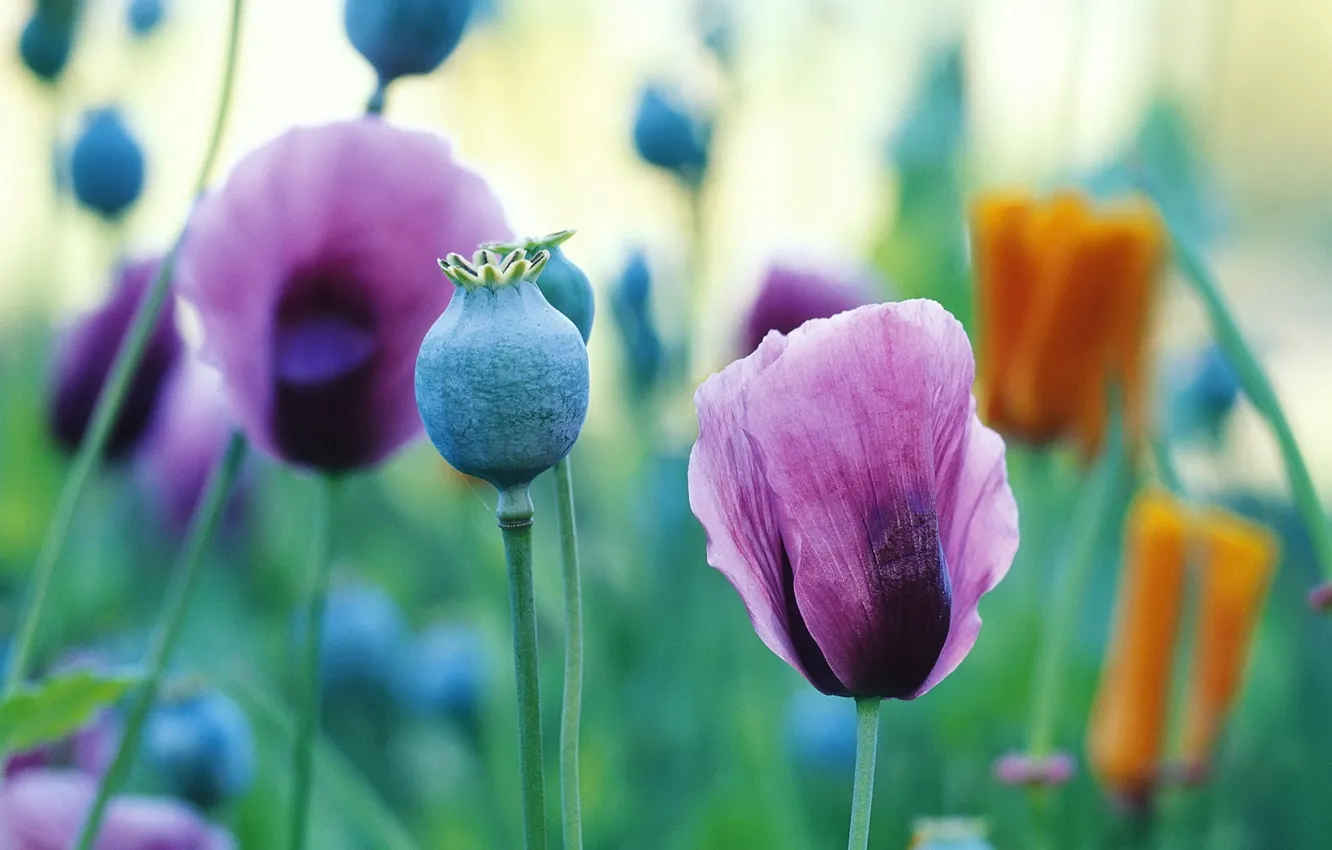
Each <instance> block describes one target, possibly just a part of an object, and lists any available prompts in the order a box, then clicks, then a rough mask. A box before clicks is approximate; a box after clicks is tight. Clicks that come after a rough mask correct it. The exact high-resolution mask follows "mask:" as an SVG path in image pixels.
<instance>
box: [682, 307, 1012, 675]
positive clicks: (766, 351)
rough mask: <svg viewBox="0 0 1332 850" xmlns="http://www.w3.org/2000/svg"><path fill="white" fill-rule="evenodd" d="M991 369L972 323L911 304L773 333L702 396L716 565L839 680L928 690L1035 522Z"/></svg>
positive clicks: (697, 509)
mask: <svg viewBox="0 0 1332 850" xmlns="http://www.w3.org/2000/svg"><path fill="white" fill-rule="evenodd" d="M974 370H975V366H974V362H973V360H972V354H971V346H970V344H969V342H968V340H967V336H966V333H965V332H964V331H963V329H962V326H961V325H960V324H958V322H957V321H956V320H955V319H954V318H953V317H952V316H950V315H949V314H948V313H947V312H946V311H945V310H944V309H943V308H942V307H940V306H939V305H938V304H936V303H934V302H932V301H906V302H901V303H895V304H879V305H873V306H868V307H861V308H858V309H856V310H852V311H850V312H846V313H842V314H840V315H838V316H835V317H833V318H830V319H816V320H813V321H810V322H806V323H805V324H804V325H803V326H802V327H801V328H799V329H798V330H796V331H794V332H793V333H791V335H790V336H782V335H781V334H779V333H771V334H769V335H768V336H767V337H766V338H765V339H764V340H763V343H762V345H760V346H759V348H758V350H757V351H755V352H754V353H753V354H751V355H749V356H748V357H746V358H744V359H742V360H738V361H736V362H735V363H732V364H731V365H730V366H728V367H726V369H724V370H722V372H720V373H719V374H717V375H713V376H712V377H711V378H709V379H708V380H707V381H705V382H704V383H703V385H702V386H701V387H699V389H698V392H697V393H696V394H695V396H694V401H695V404H696V405H697V407H698V417H699V431H700V433H699V438H698V442H697V443H696V444H695V445H694V449H693V453H692V454H691V456H690V462H689V497H690V505H691V507H692V508H693V510H694V513H695V515H696V516H697V517H698V518H699V520H700V521H701V522H702V524H703V527H704V529H705V530H706V531H707V534H708V563H710V564H711V565H712V566H714V567H716V568H717V569H718V570H720V571H721V572H722V573H723V574H724V575H725V576H726V577H727V578H728V579H729V580H730V581H731V583H732V584H733V585H734V586H735V588H736V590H738V591H739V593H740V596H741V598H742V599H743V600H744V602H745V606H746V607H747V608H748V610H749V615H750V618H751V620H752V621H753V623H754V629H755V631H756V632H757V633H758V635H759V637H760V638H761V639H762V640H763V642H764V643H765V644H767V646H768V648H769V649H771V650H772V651H773V652H775V653H776V654H777V655H779V656H780V657H781V658H782V659H783V660H785V661H786V662H787V663H788V664H790V665H791V666H792V667H794V668H795V669H796V670H798V671H799V672H800V673H802V674H803V675H804V676H805V678H806V679H808V680H809V681H810V683H811V684H813V685H814V686H815V687H816V688H818V689H819V690H820V691H823V692H824V693H828V694H836V695H840V696H854V697H873V696H878V697H882V698H885V699H886V698H899V699H914V698H915V697H918V696H920V695H921V694H923V693H925V692H926V691H928V690H929V689H930V688H932V687H934V685H936V684H938V683H939V681H940V680H942V679H943V678H944V677H945V676H947V675H948V674H949V673H950V672H952V671H953V669H954V668H956V667H957V665H958V664H959V663H960V662H961V661H962V659H963V658H964V657H965V656H966V654H967V653H968V652H969V651H970V649H971V647H972V645H973V644H974V643H975V640H976V635H977V633H978V632H979V630H980V615H979V614H978V613H977V604H978V602H979V600H980V597H981V595H982V594H984V593H985V592H987V591H988V590H990V589H991V588H993V587H994V586H995V584H996V583H998V581H999V580H1000V579H1001V578H1002V577H1003V576H1004V574H1005V573H1006V572H1007V571H1008V568H1009V566H1010V564H1011V563H1012V560H1013V555H1014V554H1015V553H1016V551H1017V542H1018V527H1017V504H1016V502H1014V500H1013V494H1012V491H1011V490H1010V489H1009V487H1008V481H1007V474H1006V471H1005V467H1004V443H1003V440H1002V439H1001V438H1000V437H999V436H998V435H997V434H996V433H994V432H993V431H991V430H990V429H989V428H986V427H985V426H984V425H982V424H981V423H980V421H979V420H978V419H977V418H976V414H975V401H974V399H973V398H972V395H971V384H972V379H973V375H974Z"/></svg>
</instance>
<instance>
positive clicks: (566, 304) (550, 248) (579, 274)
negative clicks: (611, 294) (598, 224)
mask: <svg viewBox="0 0 1332 850" xmlns="http://www.w3.org/2000/svg"><path fill="white" fill-rule="evenodd" d="M573 235H574V231H572V230H561V231H560V232H558V233H552V234H550V235H548V236H541V237H535V238H527V239H518V240H513V241H509V242H487V243H486V244H485V245H484V246H483V247H487V248H491V249H493V250H495V251H498V252H499V253H501V254H508V253H509V252H511V251H514V250H522V251H525V252H526V253H527V255H528V256H529V257H530V256H532V255H534V254H535V253H536V252H537V251H547V252H549V253H550V259H548V260H547V261H546V266H545V268H543V269H542V270H541V274H540V276H539V277H537V279H536V285H537V289H540V290H541V294H542V295H543V296H544V297H545V299H546V303H548V304H550V306H552V307H554V308H555V309H556V310H559V311H560V313H562V314H563V315H564V317H565V318H566V319H568V320H569V321H571V322H573V324H574V327H576V328H578V333H579V334H580V335H581V336H582V337H583V342H584V344H586V343H587V341H588V339H589V338H590V337H591V336H592V319H593V318H594V316H595V314H596V307H597V305H596V299H595V297H594V296H593V294H592V282H591V281H589V280H588V279H587V275H586V274H585V273H584V272H583V270H582V269H580V268H579V267H578V266H576V265H574V263H573V261H572V260H570V259H569V257H568V256H567V255H566V254H565V253H564V249H562V248H561V247H560V246H561V245H563V244H564V243H565V242H566V241H568V239H569V238H570V237H571V236H573Z"/></svg>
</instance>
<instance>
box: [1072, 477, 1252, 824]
mask: <svg viewBox="0 0 1332 850" xmlns="http://www.w3.org/2000/svg"><path fill="white" fill-rule="evenodd" d="M1126 537H1127V541H1126V546H1125V553H1124V570H1123V574H1122V576H1121V578H1120V589H1119V597H1118V600H1117V603H1116V604H1117V610H1116V619H1115V627H1114V631H1113V633H1112V635H1111V639H1110V643H1109V649H1108V651H1107V658H1106V663H1105V666H1104V668H1103V670H1102V673H1101V681H1100V686H1099V687H1098V689H1097V693H1096V700H1095V704H1094V706H1093V709H1092V717H1091V723H1090V725H1089V728H1088V741H1087V748H1088V757H1089V761H1090V762H1091V767H1092V770H1093V772H1094V773H1095V774H1096V777H1097V779H1098V780H1099V781H1100V782H1101V784H1102V785H1104V786H1106V787H1107V788H1109V789H1110V790H1112V791H1113V792H1114V793H1116V794H1117V795H1119V796H1121V797H1122V798H1124V799H1127V800H1133V801H1140V800H1143V799H1144V798H1146V797H1147V796H1148V795H1150V793H1151V792H1152V790H1153V788H1154V786H1155V785H1156V783H1157V782H1158V781H1159V780H1160V779H1161V778H1162V777H1163V776H1169V777H1178V778H1182V779H1185V780H1189V779H1196V778H1199V777H1201V776H1203V775H1205V773H1206V769H1207V766H1208V764H1209V762H1210V760H1211V753H1212V750H1213V749H1214V747H1215V745H1216V740H1217V738H1218V736H1219V734H1220V731H1221V728H1222V726H1223V725H1224V722H1225V718H1226V715H1227V714H1228V713H1229V711H1230V708H1231V705H1232V704H1233V702H1234V700H1235V697H1236V695H1237V693H1238V690H1239V684H1240V682H1241V680H1242V679H1243V673H1244V667H1245V661H1246V658H1247V656H1248V649H1249V645H1250V643H1251V642H1252V639H1253V634H1254V630H1255V629H1256V627H1257V623H1258V616H1259V614H1260V612H1261V610H1262V605H1263V601H1264V600H1265V598H1266V595H1267V588H1268V585H1269V584H1270V581H1271V577H1272V572H1273V570H1274V569H1275V566H1276V562H1277V543H1276V539H1275V538H1274V537H1273V536H1272V534H1271V533H1270V532H1268V531H1267V530H1266V529H1265V528H1263V527H1262V526H1259V525H1256V524H1254V523H1252V522H1249V521H1247V520H1244V519H1241V518H1239V517H1236V516H1233V515H1231V514H1227V513H1224V512H1222V511H1218V510H1211V511H1208V512H1206V513H1203V514H1201V515H1194V514H1192V513H1190V511H1189V509H1188V508H1187V507H1186V506H1185V505H1183V504H1182V503H1180V502H1179V501H1177V500H1176V499H1174V498H1172V497H1171V496H1169V495H1166V494H1164V493H1160V492H1148V493H1144V494H1142V495H1140V496H1139V497H1138V498H1137V500H1136V501H1135V502H1134V505H1133V508H1132V511H1131V512H1130V515H1129V520H1128V524H1127V530H1126ZM1190 559H1193V561H1194V562H1195V564H1196V568H1197V573H1198V580H1197V582H1196V585H1197V594H1198V602H1197V606H1196V609H1197V614H1196V617H1195V619H1194V624H1193V627H1194V642H1193V645H1192V657H1191V659H1190V674H1189V678H1188V683H1187V687H1188V690H1187V693H1186V704H1185V707H1184V725H1183V735H1182V740H1181V752H1180V756H1181V761H1182V768H1183V769H1182V770H1180V771H1176V770H1174V769H1171V770H1166V769H1164V766H1165V765H1166V760H1165V759H1164V758H1163V757H1162V749H1163V747H1164V745H1165V730H1166V727H1167V723H1168V717H1169V714H1170V686H1171V679H1172V673H1173V671H1174V667H1175V646H1176V643H1177V637H1178V636H1177V634H1176V631H1177V629H1178V625H1179V620H1180V616H1181V610H1182V607H1183V599H1184V594H1185V592H1186V584H1187V582H1186V581H1185V575H1186V572H1185V568H1186V563H1187V562H1188V561H1189V560H1190Z"/></svg>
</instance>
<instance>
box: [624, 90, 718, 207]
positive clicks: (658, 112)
mask: <svg viewBox="0 0 1332 850" xmlns="http://www.w3.org/2000/svg"><path fill="white" fill-rule="evenodd" d="M711 136H712V127H711V124H710V123H709V122H708V121H706V120H703V119H700V118H697V117H695V116H692V115H690V114H689V113H688V112H687V111H686V110H685V108H684V106H683V105H682V104H680V102H679V101H678V100H676V99H675V98H674V97H673V96H672V95H671V94H670V93H668V92H667V91H666V90H665V89H663V88H661V87H660V86H656V85H649V86H647V87H646V88H644V89H643V92H642V94H641V95H640V97H639V101H638V114H637V115H636V116H635V118H634V147H635V148H636V149H637V150H638V155H639V156H641V157H642V158H643V159H644V161H646V162H648V163H650V164H652V165H655V166H657V167H658V168H664V169H666V170H667V171H670V172H672V173H673V174H675V175H676V176H677V177H679V178H680V179H681V180H683V181H684V182H685V183H687V184H689V185H697V184H698V183H700V182H702V180H703V173H704V172H705V171H706V170H707V166H708V144H709V142H710V141H711Z"/></svg>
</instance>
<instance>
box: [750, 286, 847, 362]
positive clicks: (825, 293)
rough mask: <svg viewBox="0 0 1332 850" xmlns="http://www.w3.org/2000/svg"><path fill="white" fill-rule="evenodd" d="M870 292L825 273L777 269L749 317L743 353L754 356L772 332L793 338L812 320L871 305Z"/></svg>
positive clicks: (762, 287) (757, 299)
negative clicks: (802, 326) (799, 329)
mask: <svg viewBox="0 0 1332 850" xmlns="http://www.w3.org/2000/svg"><path fill="white" fill-rule="evenodd" d="M866 288H867V287H865V286H864V285H863V284H862V283H860V282H855V283H852V282H848V281H842V280H836V279H834V278H831V277H829V276H827V275H825V274H824V273H822V272H817V271H800V270H797V269H793V268H788V267H786V266H773V267H772V268H770V269H769V270H768V273H767V274H766V275H765V276H764V278H763V284H762V286H761V287H760V288H759V294H758V297H757V298H756V299H755V300H754V305H753V306H752V307H750V308H749V315H747V316H746V317H745V325H744V329H743V335H742V339H741V340H740V344H741V352H740V353H741V354H750V353H751V352H753V351H754V349H756V348H758V347H759V343H761V342H762V341H763V337H765V336H767V335H768V331H777V332H778V333H782V334H789V333H790V332H791V331H793V330H795V329H796V328H798V327H800V326H801V325H803V324H804V323H805V322H808V321H809V320H810V319H826V318H828V317H829V316H836V315H837V314H838V313H842V312H845V311H846V310H854V309H855V308H856V307H859V306H861V305H863V304H868V303H869V302H870V300H871V299H870V298H869V296H868V295H867V294H866V292H865V291H864V290H865V289H866Z"/></svg>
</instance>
